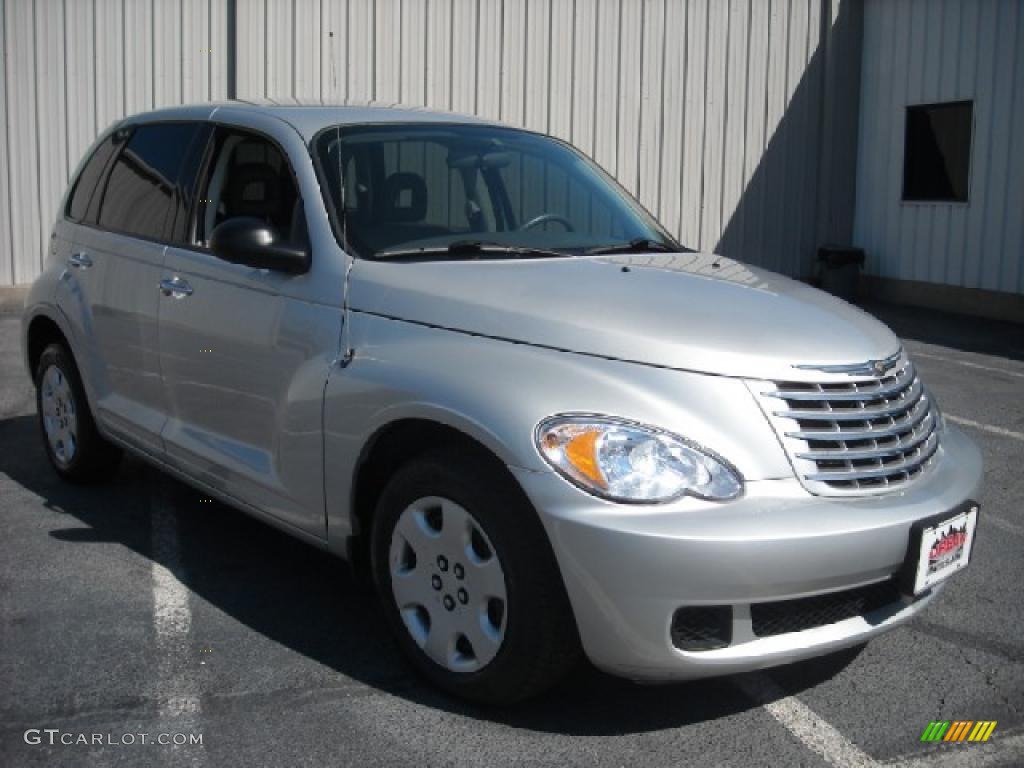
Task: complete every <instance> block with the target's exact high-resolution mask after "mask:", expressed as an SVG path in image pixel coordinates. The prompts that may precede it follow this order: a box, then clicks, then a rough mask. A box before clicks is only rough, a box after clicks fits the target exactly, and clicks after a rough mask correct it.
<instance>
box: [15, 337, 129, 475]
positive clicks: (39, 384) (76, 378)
mask: <svg viewBox="0 0 1024 768" xmlns="http://www.w3.org/2000/svg"><path fill="white" fill-rule="evenodd" d="M52 367H56V368H57V369H58V370H59V371H60V374H61V375H62V376H63V377H64V379H66V380H67V384H68V387H69V389H70V395H71V399H72V401H73V408H74V417H75V420H76V423H77V430H76V438H77V440H76V446H75V450H74V453H73V455H72V456H71V457H70V459H69V460H67V461H63V460H61V459H60V458H59V457H58V456H57V454H56V453H55V452H54V449H53V446H51V445H50V440H49V439H48V438H47V433H46V425H45V423H44V414H43V380H44V377H45V376H46V373H47V370H48V369H50V368H52ZM35 385H36V413H37V415H38V418H39V433H40V436H41V437H42V440H43V447H44V449H45V450H46V456H47V458H48V459H49V460H50V464H51V465H52V466H53V468H54V470H55V471H56V472H57V474H58V475H60V477H61V478H62V479H64V480H67V481H68V482H71V483H78V484H85V483H95V482H100V481H102V480H106V479H108V478H110V477H111V475H113V474H114V472H116V471H117V468H118V465H119V464H120V462H121V455H122V454H121V449H120V448H118V447H116V446H114V445H112V444H111V443H109V442H107V441H106V440H104V439H103V438H102V437H101V436H100V433H99V431H98V430H97V429H96V422H95V420H94V419H93V416H92V412H91V411H90V410H89V401H88V400H87V399H86V397H85V389H84V388H83V387H82V377H81V376H80V375H79V373H78V367H77V366H76V365H75V361H74V358H73V357H72V356H71V353H70V352H69V351H68V350H67V348H66V347H64V345H62V344H50V345H49V346H48V347H47V348H46V349H44V350H43V354H42V355H41V356H40V358H39V365H38V366H36V376H35Z"/></svg>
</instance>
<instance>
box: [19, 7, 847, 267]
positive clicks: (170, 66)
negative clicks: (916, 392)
mask: <svg viewBox="0 0 1024 768" xmlns="http://www.w3.org/2000/svg"><path fill="white" fill-rule="evenodd" d="M859 8H860V6H859V3H857V2H856V0H770V1H769V0H377V2H370V1H369V0H235V2H231V1H230V0H186V2H183V3H179V2H163V1H161V0H64V2H61V0H5V2H4V6H3V9H4V13H3V18H2V24H3V27H4V29H3V39H4V73H3V77H2V78H0V88H4V93H3V94H2V96H3V98H2V99H0V103H2V104H3V109H4V120H3V123H4V129H5V131H6V135H5V136H4V137H2V138H4V139H5V141H0V147H2V150H0V152H2V155H0V160H2V161H3V163H4V167H3V169H2V170H3V172H2V173H0V285H2V284H5V283H10V282H12V280H13V281H14V282H24V281H27V280H30V279H31V278H32V277H33V276H34V275H35V274H36V272H37V271H38V268H39V265H40V263H41V254H42V248H43V245H44V243H45V238H46V236H47V234H46V232H47V230H48V228H49V226H50V223H51V221H52V218H53V214H54V211H55V208H56V205H57V201H58V199H59V197H60V195H61V192H62V190H63V187H64V185H65V183H66V180H67V177H68V173H69V168H73V167H74V165H75V163H76V162H77V161H78V159H79V157H80V155H81V153H82V151H83V150H84V148H85V146H86V145H87V144H88V142H89V141H90V140H91V139H92V137H93V136H94V135H95V134H96V133H97V131H99V130H100V129H102V128H103V127H104V126H105V125H106V124H108V123H109V122H110V121H111V120H113V119H114V118H116V117H117V116H119V115H121V114H124V113H130V112H133V111H138V110H143V109H148V108H150V107H152V106H156V105H163V104H168V103H176V102H187V101H202V100H206V99H209V98H220V97H223V96H225V95H226V94H227V81H228V78H229V77H232V76H233V77H234V78H236V82H237V95H238V97H239V98H247V97H261V98H262V97H270V98H274V99H288V98H293V97H295V98H314V99H322V100H323V101H325V102H342V101H379V102H401V103H406V104H413V105H426V106H429V107H434V108H440V109H451V110H455V111H459V112H469V113H475V114H479V115H482V116H485V117H489V118H494V119H498V120H502V121H505V122H508V123H511V124H515V125H523V126H527V127H530V128H533V129H538V130H541V131H546V132H549V133H552V134H554V135H556V136H559V137H563V138H566V139H568V140H570V141H571V142H572V143H574V144H575V145H576V146H578V147H580V148H581V149H583V150H584V151H585V152H587V153H589V154H590V155H592V156H593V157H594V158H595V159H596V160H597V161H598V162H599V163H600V164H601V165H603V166H604V167H605V168H607V169H608V170H609V171H610V172H612V173H613V174H615V175H616V176H617V177H618V178H619V180H620V181H621V182H622V183H623V184H624V185H625V186H626V188H627V189H629V190H630V191H632V192H634V193H635V194H637V196H638V197H639V198H640V200H641V201H642V202H643V203H644V204H645V205H646V206H647V207H648V208H649V209H650V210H651V211H652V212H654V213H655V214H656V215H657V216H658V217H659V218H660V219H661V220H662V221H663V222H664V223H665V224H666V225H667V226H668V227H669V228H670V229H671V230H672V231H673V232H675V233H676V234H677V235H678V236H679V237H680V239H681V240H682V241H683V242H685V243H687V244H689V245H691V246H694V247H700V248H702V249H718V250H720V251H722V252H724V253H726V254H728V255H734V256H737V257H740V258H743V259H746V260H748V261H751V262H754V263H759V264H764V265H767V266H769V267H772V268H774V269H779V270H781V271H784V272H787V273H790V274H794V275H801V276H806V275H808V274H810V272H811V270H812V259H813V253H814V249H815V248H816V246H817V245H818V244H819V243H820V242H822V241H823V240H839V241H843V240H848V239H849V237H850V232H851V230H852V210H851V206H850V204H849V201H850V199H852V195H853V170H852V169H853V164H852V163H853V161H852V158H853V156H854V151H855V147H856V120H855V119H851V117H850V116H851V115H854V114H855V113H856V104H857V78H858V76H859V67H860V65H859V34H860V32H859V15H860V13H859ZM232 9H234V11H235V13H236V14H237V16H236V18H235V19H234V20H233V21H234V24H235V29H236V30H237V38H236V41H237V45H236V46H235V50H236V51H237V59H236V62H235V64H236V65H235V67H234V68H233V69H232V68H231V66H230V64H229V62H227V60H226V56H227V54H228V51H229V45H228V30H229V29H230V28H231V24H229V19H228V14H229V13H230V12H231V10H232ZM211 49H212V52H211ZM823 129H827V130H823ZM847 166H849V168H848V169H847ZM8 223H9V226H8Z"/></svg>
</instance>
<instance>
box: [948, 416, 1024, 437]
mask: <svg viewBox="0 0 1024 768" xmlns="http://www.w3.org/2000/svg"><path fill="white" fill-rule="evenodd" d="M942 415H943V416H944V417H945V418H947V419H949V420H950V421H952V422H953V423H954V424H962V425H963V426H965V427H973V428H974V429H980V430H982V431H983V432H991V433H992V434H993V435H1001V436H1003V437H1011V438H1013V439H1014V440H1024V432H1014V431H1013V430H1012V429H1005V428H1004V427H997V426H995V425H993V424H983V423H981V422H980V421H974V419H965V418H964V417H963V416H953V415H952V414H949V413H943V414H942Z"/></svg>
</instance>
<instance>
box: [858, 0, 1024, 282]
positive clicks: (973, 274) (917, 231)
mask: <svg viewBox="0 0 1024 768" xmlns="http://www.w3.org/2000/svg"><path fill="white" fill-rule="evenodd" d="M863 45H864V56H863V75H862V81H863V89H862V99H861V116H860V152H859V154H860V170H859V174H858V185H857V189H858V193H857V216H856V228H855V239H856V241H857V243H858V245H861V246H863V247H864V248H865V250H866V251H867V253H868V257H869V259H868V270H869V272H871V273H872V274H875V275H878V276H880V277H883V278H895V279H902V280H920V281H925V282H932V283H945V284H950V285H957V286H964V287H968V288H984V289H988V290H995V291H1007V292H1013V293H1024V2H1021V0H981V1H979V2H962V1H961V0H928V1H927V2H925V1H924V0H916V1H913V0H868V2H867V3H866V5H865V8H864V42H863ZM960 99H973V100H974V137H973V142H972V143H973V146H972V148H971V176H970V192H969V202H968V203H966V204H963V203H961V204H955V203H901V202H900V196H901V191H902V179H903V175H902V174H903V139H904V135H903V131H904V120H905V116H906V107H907V106H908V105H911V104H922V103H931V102H938V101H954V100H960Z"/></svg>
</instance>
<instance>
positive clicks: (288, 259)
mask: <svg viewBox="0 0 1024 768" xmlns="http://www.w3.org/2000/svg"><path fill="white" fill-rule="evenodd" d="M210 250H211V251H212V252H213V254H214V255H215V256H217V257H218V258H221V259H224V261H230V262H231V263H232V264H245V265H246V266H249V267H256V268H257V269H273V270H276V271H278V272H289V273H291V274H293V275H300V274H302V273H304V272H308V271H309V266H310V256H309V249H308V248H302V247H301V246H298V245H295V244H293V243H289V242H288V241H286V240H285V239H284V238H282V237H281V233H280V232H278V231H277V228H276V227H274V226H273V225H272V224H267V223H266V222H265V221H261V220H260V219H256V218H252V217H250V216H235V217H233V218H230V219H228V220H227V221H225V222H223V223H221V224H219V225H218V226H217V227H216V228H215V229H214V230H213V232H211V233H210Z"/></svg>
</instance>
